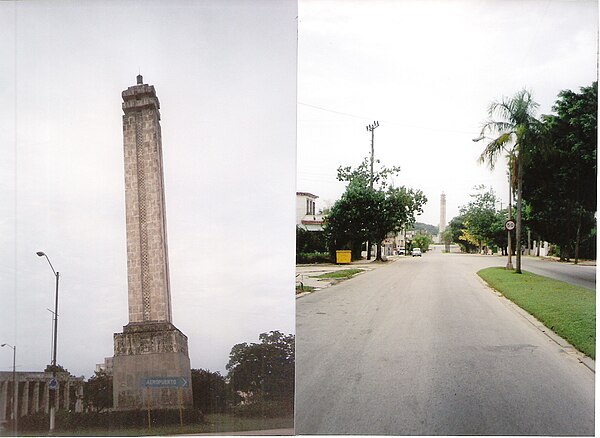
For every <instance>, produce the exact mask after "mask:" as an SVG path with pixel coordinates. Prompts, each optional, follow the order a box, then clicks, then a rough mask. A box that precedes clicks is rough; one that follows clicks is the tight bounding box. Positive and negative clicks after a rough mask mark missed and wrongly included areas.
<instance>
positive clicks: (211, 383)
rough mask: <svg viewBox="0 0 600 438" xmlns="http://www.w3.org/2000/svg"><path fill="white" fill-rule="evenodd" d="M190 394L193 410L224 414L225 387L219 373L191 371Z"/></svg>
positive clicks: (226, 398)
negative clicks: (192, 398)
mask: <svg viewBox="0 0 600 438" xmlns="http://www.w3.org/2000/svg"><path fill="white" fill-rule="evenodd" d="M192 394H193V397H194V408H197V409H200V410H201V411H202V412H203V413H206V414H215V413H223V412H225V408H226V407H227V400H228V397H227V387H226V383H225V378H224V377H223V376H222V375H221V373H219V372H218V371H217V372H211V371H210V370H202V369H198V370H196V369H192Z"/></svg>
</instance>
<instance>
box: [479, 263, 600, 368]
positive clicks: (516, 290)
mask: <svg viewBox="0 0 600 438" xmlns="http://www.w3.org/2000/svg"><path fill="white" fill-rule="evenodd" d="M478 275H479V276H480V277H481V278H482V279H483V280H485V281H486V282H487V283H488V284H489V285H490V286H491V287H492V288H494V289H496V290H497V291H498V292H500V293H502V295H504V296H505V297H506V298H508V299H509V300H511V301H513V302H514V303H515V304H517V305H518V306H519V307H521V308H522V309H524V310H526V311H527V312H529V313H530V314H532V315H533V316H535V317H536V318H537V319H538V320H539V321H540V322H542V323H543V324H544V325H545V326H546V327H548V328H550V329H551V330H553V331H554V332H555V333H557V334H558V335H559V336H561V337H563V338H564V339H566V340H567V341H568V342H570V343H571V344H572V345H573V346H574V347H575V348H577V349H578V350H579V351H581V352H582V353H584V354H586V355H588V356H590V357H591V358H592V359H595V356H596V297H595V294H594V292H593V291H590V290H589V289H586V288H583V287H579V286H574V285H571V284H568V283H564V282H562V281H558V280H553V279H550V278H547V277H542V276H541V275H536V274H532V273H530V272H525V271H523V274H520V275H519V274H515V273H514V272H513V271H507V270H506V269H504V268H497V267H495V268H486V269H483V270H481V271H479V272H478Z"/></svg>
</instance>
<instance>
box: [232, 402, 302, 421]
mask: <svg viewBox="0 0 600 438" xmlns="http://www.w3.org/2000/svg"><path fill="white" fill-rule="evenodd" d="M232 413H233V415H235V416H237V417H253V418H257V417H262V418H278V417H287V416H290V415H294V403H293V401H291V400H290V401H286V400H259V401H256V402H253V403H247V404H243V405H239V406H236V407H234V408H233V409H232Z"/></svg>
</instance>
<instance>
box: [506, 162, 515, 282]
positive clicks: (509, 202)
mask: <svg viewBox="0 0 600 438" xmlns="http://www.w3.org/2000/svg"><path fill="white" fill-rule="evenodd" d="M511 158H512V159H514V156H512V155H511ZM508 220H509V221H510V220H512V163H509V167H508ZM507 233H508V245H507V246H508V262H507V263H506V269H509V270H511V271H512V270H513V264H512V244H511V243H512V242H511V235H510V230H508V231H507Z"/></svg>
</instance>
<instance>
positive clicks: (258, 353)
mask: <svg viewBox="0 0 600 438" xmlns="http://www.w3.org/2000/svg"><path fill="white" fill-rule="evenodd" d="M226 369H227V375H226V376H223V375H221V373H220V372H219V371H210V370H204V369H192V383H191V384H192V396H193V401H194V408H196V409H200V410H201V411H202V413H205V414H214V413H226V412H227V413H233V414H234V415H238V416H252V417H254V416H260V417H265V416H266V417H282V416H286V415H288V416H289V415H293V409H294V371H295V347H294V335H292V334H288V335H286V334H283V333H281V332H279V331H271V332H267V333H261V334H260V335H259V342H258V343H240V344H236V345H234V346H233V347H232V349H231V352H230V354H229V362H228V364H227V366H226ZM84 403H85V405H86V407H87V409H89V410H93V411H97V412H102V411H107V410H110V409H111V408H112V406H113V392H112V375H111V374H110V373H107V372H106V371H100V372H98V371H96V372H95V373H94V376H92V377H91V378H90V379H88V380H87V382H85V386H84Z"/></svg>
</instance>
